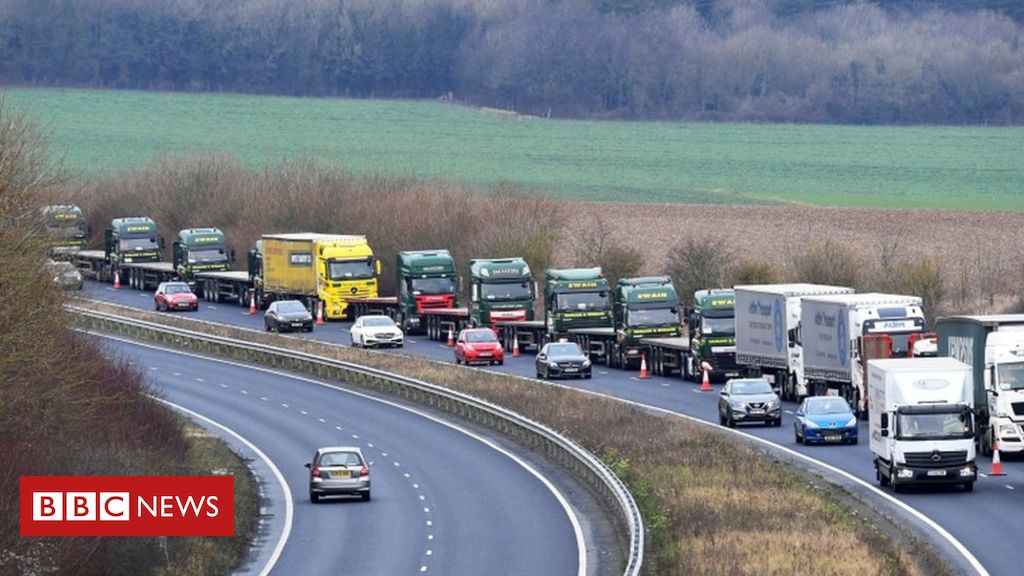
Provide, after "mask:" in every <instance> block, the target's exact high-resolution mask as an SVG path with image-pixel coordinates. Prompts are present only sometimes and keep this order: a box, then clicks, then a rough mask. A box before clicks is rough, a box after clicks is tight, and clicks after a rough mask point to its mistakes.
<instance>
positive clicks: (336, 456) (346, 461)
mask: <svg viewBox="0 0 1024 576" xmlns="http://www.w3.org/2000/svg"><path fill="white" fill-rule="evenodd" d="M362 463H363V459H362V458H360V457H359V454H356V453H355V452H326V453H324V454H323V455H322V456H320V466H359V465H361V464H362Z"/></svg>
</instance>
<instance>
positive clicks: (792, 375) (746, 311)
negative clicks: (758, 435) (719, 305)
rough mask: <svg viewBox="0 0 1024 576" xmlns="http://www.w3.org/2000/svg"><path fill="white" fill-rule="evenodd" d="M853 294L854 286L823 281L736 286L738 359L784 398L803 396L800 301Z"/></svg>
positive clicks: (799, 398)
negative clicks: (799, 331)
mask: <svg viewBox="0 0 1024 576" xmlns="http://www.w3.org/2000/svg"><path fill="white" fill-rule="evenodd" d="M852 293H853V289H852V288H843V287H840V286H827V285H824V284H752V285H747V286H737V287H736V292H735V296H736V304H735V317H736V363H737V364H738V365H739V366H740V367H743V368H746V370H747V371H748V372H749V373H754V374H760V375H761V376H763V377H764V378H765V379H766V380H768V381H769V382H771V383H772V385H773V386H775V387H776V388H778V389H779V396H781V397H782V399H783V400H801V399H803V397H804V396H807V386H806V381H805V379H804V364H803V353H802V349H801V345H800V339H799V338H798V327H799V325H800V300H801V298H804V297H807V296H824V295H835V294H852Z"/></svg>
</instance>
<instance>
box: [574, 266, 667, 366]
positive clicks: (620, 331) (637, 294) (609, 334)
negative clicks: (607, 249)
mask: <svg viewBox="0 0 1024 576" xmlns="http://www.w3.org/2000/svg"><path fill="white" fill-rule="evenodd" d="M572 333H573V335H575V336H576V340H577V341H578V342H579V344H580V347H581V348H583V350H584V351H585V353H587V354H588V355H589V356H590V358H591V359H592V360H595V361H604V362H605V363H606V364H607V365H608V366H609V367H621V368H627V367H631V366H634V365H639V364H640V363H641V361H642V359H644V358H648V357H650V355H651V351H652V348H651V347H652V343H657V344H661V345H666V344H671V343H677V344H682V342H678V341H679V340H685V339H682V338H681V333H682V332H681V330H680V323H679V298H678V296H677V295H676V290H675V286H674V285H673V284H672V279H671V278H669V277H668V276H646V277H638V278H621V279H620V280H619V281H618V283H617V284H616V286H615V298H614V303H613V315H612V326H611V327H603V328H579V329H575V330H573V331H572Z"/></svg>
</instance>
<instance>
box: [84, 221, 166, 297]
mask: <svg viewBox="0 0 1024 576" xmlns="http://www.w3.org/2000/svg"><path fill="white" fill-rule="evenodd" d="M163 246H164V240H163V238H161V237H160V232H159V230H158V229H157V226H156V223H155V222H153V220H151V219H149V218H145V217H132V218H114V219H113V220H111V221H110V228H107V229H106V231H105V232H104V241H103V250H78V251H77V252H72V253H70V258H71V261H72V263H74V265H75V267H77V268H78V269H79V270H81V271H82V272H83V275H84V276H92V277H94V278H96V279H97V280H100V281H101V282H111V281H113V280H114V277H115V276H118V278H119V279H121V275H122V268H123V267H125V266H131V265H134V264H140V263H146V262H160V261H161V260H163Z"/></svg>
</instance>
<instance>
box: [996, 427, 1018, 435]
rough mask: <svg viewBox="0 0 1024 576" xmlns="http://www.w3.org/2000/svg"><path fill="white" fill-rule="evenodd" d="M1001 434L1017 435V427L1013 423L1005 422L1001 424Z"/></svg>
mask: <svg viewBox="0 0 1024 576" xmlns="http://www.w3.org/2000/svg"><path fill="white" fill-rule="evenodd" d="M999 435H1000V436H1016V435H1017V427H1016V426H1013V425H1012V424H1003V425H1001V426H999Z"/></svg>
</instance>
